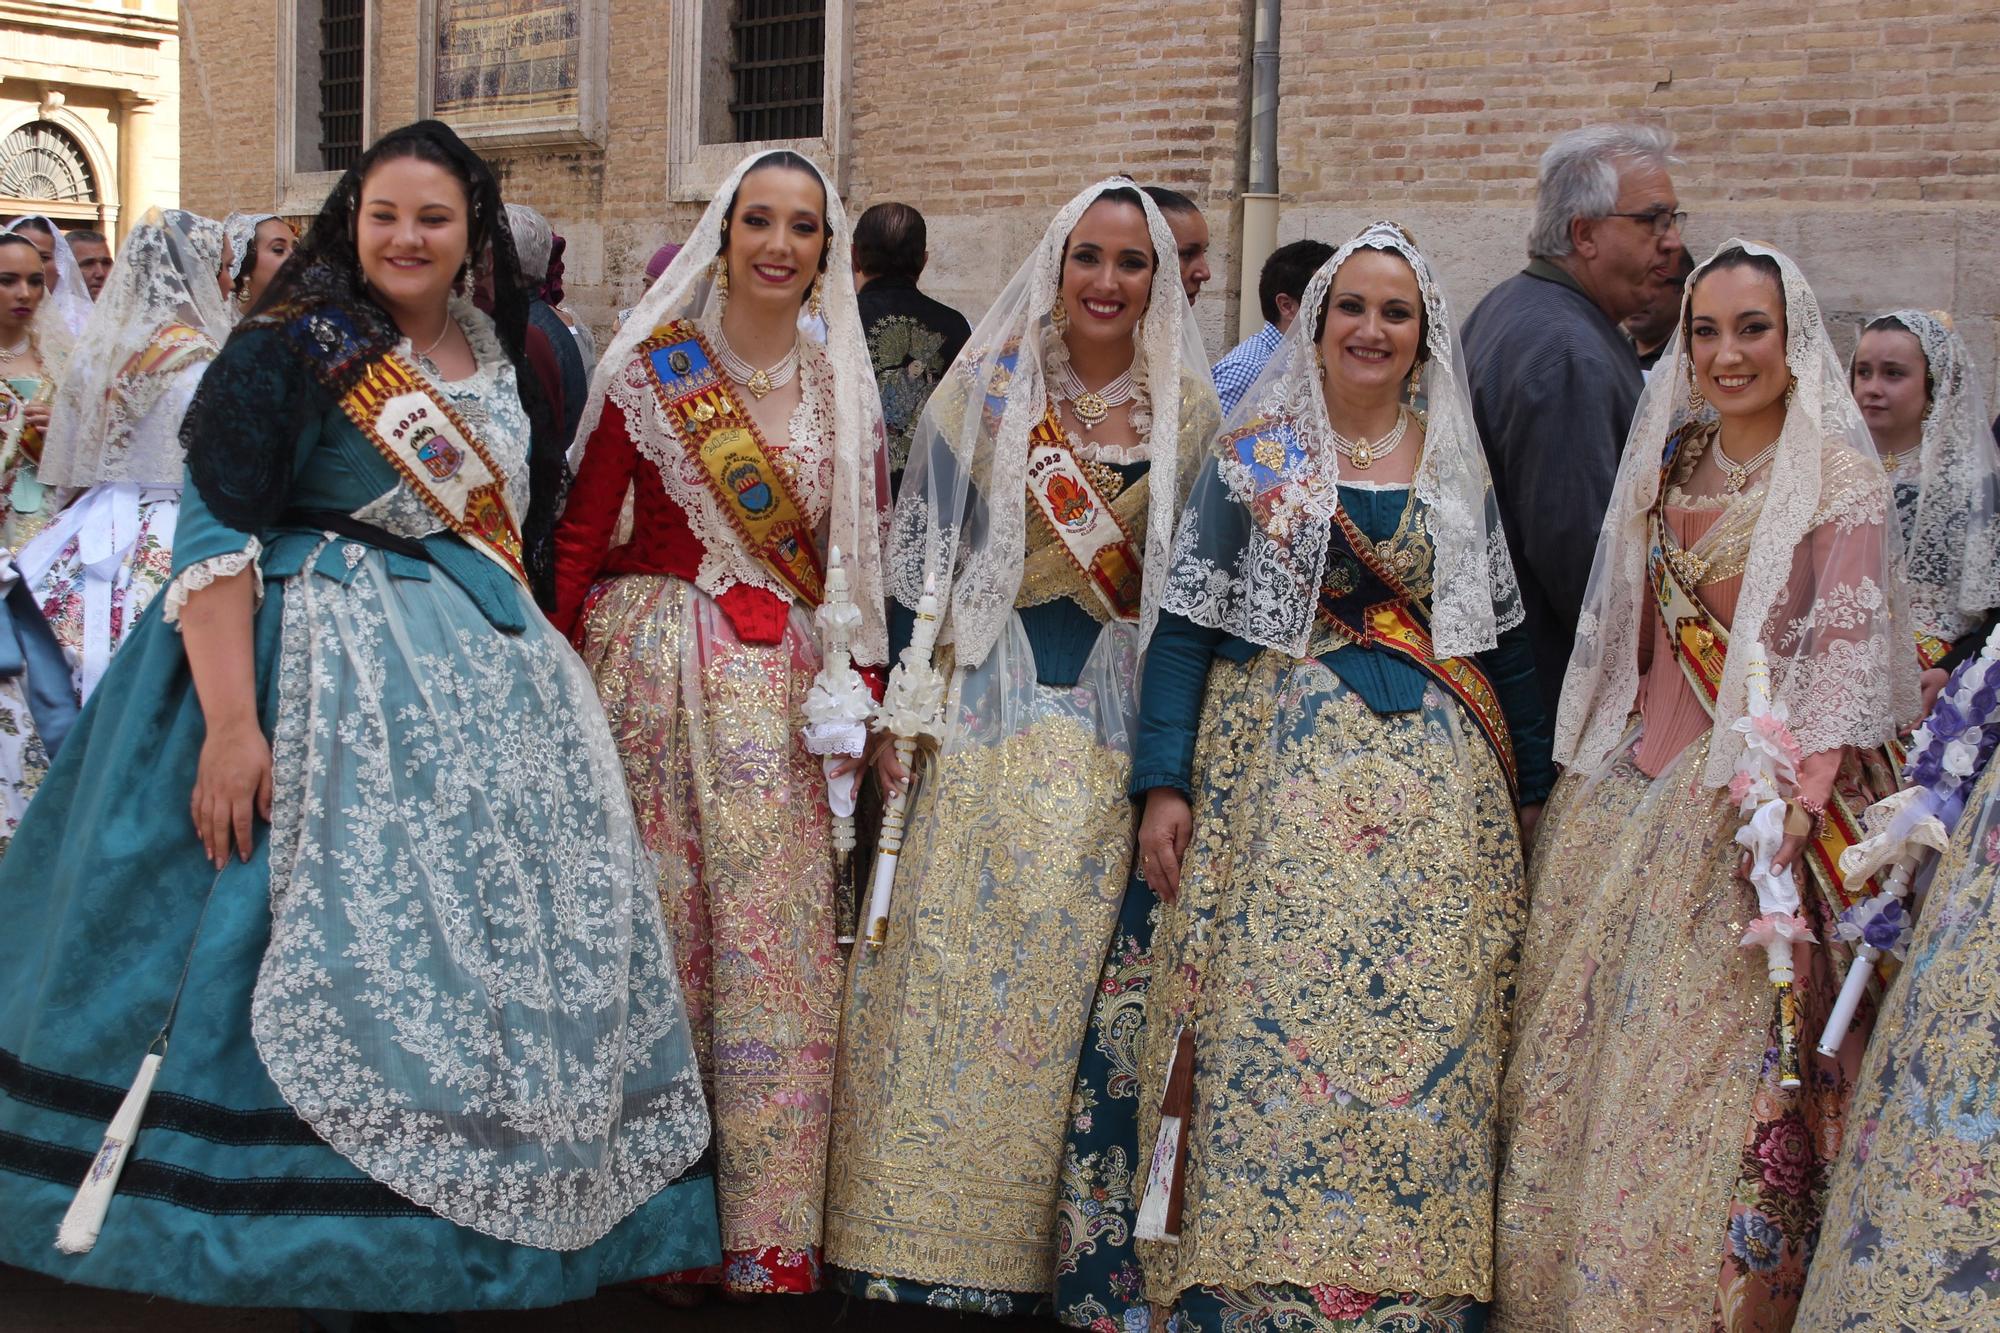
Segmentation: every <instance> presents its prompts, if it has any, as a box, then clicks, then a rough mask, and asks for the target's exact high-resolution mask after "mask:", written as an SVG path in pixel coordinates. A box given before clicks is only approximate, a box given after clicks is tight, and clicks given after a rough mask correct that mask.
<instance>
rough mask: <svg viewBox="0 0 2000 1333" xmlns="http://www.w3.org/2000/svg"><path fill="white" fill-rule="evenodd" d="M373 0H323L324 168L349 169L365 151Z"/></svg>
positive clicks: (321, 135) (321, 87)
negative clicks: (365, 71)
mask: <svg viewBox="0 0 2000 1333" xmlns="http://www.w3.org/2000/svg"><path fill="white" fill-rule="evenodd" d="M367 17H368V4H367V0H323V3H322V5H321V7H320V18H319V156H320V170H322V171H345V170H347V169H348V168H349V167H351V166H353V165H354V164H355V162H356V161H358V160H359V159H360V157H361V97H362V54H363V47H364V46H365V44H366V43H367V40H368V24H367Z"/></svg>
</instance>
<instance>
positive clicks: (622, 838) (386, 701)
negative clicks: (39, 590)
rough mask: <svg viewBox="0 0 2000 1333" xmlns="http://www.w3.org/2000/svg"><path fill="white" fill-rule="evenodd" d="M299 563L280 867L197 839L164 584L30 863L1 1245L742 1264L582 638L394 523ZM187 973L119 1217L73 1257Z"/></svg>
mask: <svg viewBox="0 0 2000 1333" xmlns="http://www.w3.org/2000/svg"><path fill="white" fill-rule="evenodd" d="M264 575H265V580H266V584H265V597H264V600H263V603H262V605H261V607H260V608H259V609H258V611H257V613H256V618H255V622H254V651H255V657H256V667H257V675H256V688H257V691H258V700H259V715H260V718H261V720H262V721H263V723H264V725H265V727H266V728H267V731H268V734H269V735H270V737H271V741H272V752H273V763H274V770H275V774H276V780H277V789H276V792H275V795H274V800H273V819H272V824H271V826H270V828H269V829H268V830H264V829H263V826H262V825H261V824H260V826H259V827H260V836H259V838H258V841H257V844H256V847H255V852H254V855H253V856H252V857H251V859H250V860H249V861H248V862H247V863H246V862H243V861H239V860H237V859H235V858H233V857H232V858H231V859H230V861H229V863H228V864H227V865H226V866H225V867H224V868H223V869H222V870H221V871H219V872H218V871H217V870H216V869H215V868H214V867H213V866H212V865H210V864H208V863H207V861H206V859H205V858H204V856H203V853H202V849H201V846H200V843H199V841H198V840H197V838H196V837H195V833H194V830H193V827H192V825H191V823H190V821H189V818H188V811H187V800H186V793H187V792H188V791H189V790H190V789H192V787H193V785H194V780H195V772H196V768H197V764H198V762H199V758H200V754H201V750H202V746H203V742H204V738H205V735H206V728H205V726H204V723H203V718H202V713H201V709H200V705H199V703H198V701H197V699H196V697H195V694H194V690H193V687H192V682H191V679H190V676H189V673H188V670H187V665H186V658H185V655H184V653H183V652H182V647H181V641H180V636H179V634H178V633H177V632H176V631H175V629H174V627H173V626H171V625H169V624H167V623H166V622H165V620H164V618H163V617H162V616H161V614H160V613H159V609H158V608H157V607H154V608H150V609H149V610H148V612H147V613H146V614H145V615H144V616H142V617H141V618H140V620H139V623H138V624H137V626H136V627H135V628H134V629H133V631H132V633H131V634H130V635H129V636H128V637H127V639H126V641H125V643H124V646H123V647H121V648H120V650H119V652H118V654H117V656H116V657H115V658H114V659H113V661H112V663H111V667H110V671H109V674H107V676H106V677H105V680H104V683H103V687H102V688H101V689H100V690H99V691H98V692H97V693H96V694H94V695H93V697H92V700H91V702H90V704H89V705H88V706H87V707H86V709H85V710H84V713H83V715H82V717H81V719H80V720H79V721H78V723H77V725H76V727H75V728H74V729H73V730H72V732H71V733H70V736H69V739H68V741H67V742H66V743H65V745H64V748H63V750H62V752H61V754H60V756H59V758H58V760H57V762H56V763H55V765H54V766H53V768H52V769H51V771H50V773H49V776H48V778H47V780H46V782H45V784H44V786H43V790H42V794H41V796H40V798H38V800H37V802H36V804H35V805H34V806H33V807H32V808H31V809H30V811H29V813H28V817H27V819H26V820H25V821H24V822H23V824H22V827H21V829H20V832H19V834H18V835H17V838H16V841H15V844H14V848H13V850H12V852H11V853H10V855H9V856H8V857H7V859H6V860H5V861H4V862H0V904H4V911H5V913H6V918H7V921H8V929H7V930H6V931H5V932H0V975H5V976H7V977H9V978H11V979H12V984H10V985H9V986H8V987H6V988H5V990H4V992H0V1261H4V1262H6V1263H11V1264H17V1265H21V1266H25V1267H32V1268H35V1269H38V1270H40V1271H42V1272H47V1273H51V1274H54V1275H57V1276H59V1277H62V1278H64V1279H67V1280H71V1281H76V1282H81V1283H86V1284H90V1285H94V1286H105V1287H113V1288H120V1289H127V1290H135V1291H142V1292H151V1293H157V1294H162V1295H171V1296H173V1297H175V1298H177V1299H181V1300H188V1301H194V1302H199V1303H202V1304H213V1305H254V1306H274V1305H275V1306H309V1307H316V1308H334V1309H363V1310H417V1311H448V1310H459V1309H478V1308H517V1307H532V1306H541V1305H551V1304H556V1303H559V1302H563V1301H568V1300H574V1299H577V1298H579V1297H582V1296H587V1295H589V1294H590V1293H591V1292H592V1291H593V1290H595V1289H596V1288H597V1287H598V1286H599V1285H600V1284H605V1283H611V1282H618V1281H624V1280H628V1279H631V1278H635V1277H640V1276H643V1275H645V1274H647V1273H649V1272H657V1271H659V1270H660V1269H661V1268H663V1267H674V1266H687V1265H696V1264H702V1263H709V1262H713V1261H714V1258H715V1256H716V1255H717V1254H718V1252H719V1248H718V1245H717V1238H716V1234H715V1222H714V1211H713V1186H712V1182H711V1181H710V1180H709V1179H708V1178H707V1175H706V1174H705V1172H701V1171H699V1170H698V1169H697V1170H694V1171H690V1170H689V1168H690V1167H691V1166H694V1164H696V1163H697V1161H698V1159H699V1158H700V1155H701V1152H702V1149H703V1146H704V1145H705V1143H706V1141H707V1115H706V1111H705V1108H704V1107H703V1104H702V1098H701V1090H700V1080H699V1075H698V1071H697V1070H696V1067H695V1064H694V1058H693V1049H692V1044H691V1042H690V1040H689V1036H688V1032H687V1027H686V1018H685V1010H684V1007H683V1005H682V1003H681V999H680V993H679V987H678V984H677V983H676V981H675V980H674V977H673V969H672V956H671V953H670V951H669V947H668V943H667V938H666V927H665V923H664V922H663V921H661V920H660V918H659V916H658V913H657V911H655V910H654V909H653V907H652V903H651V899H650V897H649V896H647V894H646V888H647V884H646V881H645V879H643V878H642V877H641V875H640V873H639V871H640V869H641V868H642V867H643V865H644V863H645V858H644V852H643V848H642V846H641V844H640V842H639V839H638V833H637V830H636V828H635V827H634V825H633V821H632V818H631V813H630V806H629V803H628V802H627V801H626V799H625V797H624V794H623V789H622V782H621V781H620V779H621V774H620V772H619V767H618V762H617V755H616V752H615V750H614V748H613V747H612V744H611V738H610V734H609V732H608V730H607V729H606V728H605V726H604V722H603V715H602V713H601V711H600V710H599V709H598V707H597V703H596V700H595V697H594V692H593V691H592V689H591V685H590V680H589V677H588V675H587V674H586V673H585V671H584V669H583V666H582V664H581V662H579V661H578V660H577V658H576V656H575V654H574V653H572V652H571V651H570V650H569V648H568V647H567V645H565V644H564V643H563V642H562V640H561V638H560V637H559V636H558V635H557V634H556V633H555V632H554V631H553V630H552V629H550V628H549V626H548V624H547V622H546V621H544V620H542V619H540V617H539V616H537V615H535V614H534V613H533V610H532V608H531V607H528V606H526V605H525V594H518V590H516V591H517V595H519V596H521V597H522V598H523V600H524V604H523V605H522V607H521V610H522V611H523V612H525V613H526V614H525V621H526V625H525V628H524V630H523V631H522V632H521V633H519V634H505V633H502V632H500V631H498V630H496V629H495V628H494V627H493V625H492V624H491V623H490V622H488V621H487V620H486V619H485V617H484V616H483V615H482V614H481V613H480V612H479V610H478V609H477V608H476V606H475V604H474V603H473V602H472V600H471V599H470V598H469V597H467V596H466V595H465V593H464V592H463V591H462V590H461V589H460V588H459V587H458V585H456V584H455V583H454V582H452V581H451V580H450V579H449V578H447V577H446V576H445V575H444V574H443V573H442V572H441V571H439V570H438V569H437V568H435V567H434V566H431V565H428V564H425V563H422V562H418V561H404V560H401V558H400V557H388V556H385V555H384V554H383V553H381V552H378V551H372V550H369V549H367V548H365V547H363V546H360V545H358V544H353V543H348V544H345V545H335V546H332V547H329V546H327V545H326V544H325V543H324V542H321V541H320V540H319V539H317V538H315V537H308V536H301V535H294V536H293V537H290V538H284V539H281V540H279V541H278V542H277V543H275V544H274V546H273V547H272V548H270V549H268V550H267V551H266V555H265V560H264ZM135 775H143V776H144V781H143V782H135ZM183 969H185V978H186V979H185V989H184V990H182V989H181V979H182V975H183ZM177 994H178V996H179V1004H178V1010H177V1011H176V1016H175V1018H174V1022H173V1028H172V1033H171V1040H170V1043H169V1044H168V1046H167V1049H166V1058H165V1061H164V1063H163V1064H162V1065H161V1067H160V1071H159V1078H158V1082H157V1083H156V1084H155V1087H154V1091H153V1095H152V1099H151V1102H150V1103H149V1105H148V1108H147V1113H146V1119H145V1121H144V1122H143V1124H142V1126H141V1129H140V1132H139V1134H138V1137H137V1139H136V1141H135V1144H134V1147H133V1155H132V1157H131V1159H130V1161H129V1162H128V1164H127V1166H126V1168H125V1173H124V1175H123V1177H122V1179H121V1182H120V1186H119V1191H118V1194H117V1196H116V1197H115V1198H114V1199H113V1200H112V1203H111V1207H110V1212H109V1215H108V1217H107V1219H106V1222H105V1227H104V1232H103V1236H102V1238H101V1239H100V1240H99V1242H98V1244H97V1246H96V1248H94V1249H93V1250H91V1251H90V1252H89V1253H88V1254H85V1255H80V1256H70V1255H64V1254H60V1253H58V1252H57V1251H56V1249H55V1248H54V1245H53V1239H54V1236H55V1232H56V1227H57V1223H58V1221H59V1220H60V1219H61V1217H62V1215H63V1212H64V1210H65V1209H66V1208H67V1207H68V1204H69V1201H70V1198H71V1196H72V1195H73V1193H74V1191H75V1189H76V1186H77V1182H78V1181H79V1180H80V1179H81V1178H82V1177H83V1175H84V1173H85V1171H86V1170H87V1169H88V1167H89V1164H90V1162H91V1160H92V1157H93V1155H94V1154H95V1153H96V1151H97V1147H98V1144H99V1142H100V1140H101V1138H102V1136H103V1134H104V1130H105V1127H106V1124H107V1122H108V1121H109V1119H110V1117H111V1114H112V1113H113V1111H114V1110H115V1109H116V1108H117V1105H118V1103H119V1101H120V1100H121V1098H122V1097H123V1093H124V1089H125V1087H126V1085H127V1084H128V1083H129V1082H130V1081H131V1078H132V1075H133V1073H134V1071H135V1070H136V1069H137V1068H138V1065H139V1061H140V1057H141V1056H142V1055H143V1054H144V1053H145V1052H146V1050H147V1049H148V1044H149V1043H151V1042H152V1041H153V1040H154V1038H155V1036H156V1035H157V1034H158V1033H159V1032H160V1030H161V1027H162V1024H163V1023H164V1022H165V1021H166V1019H167V1017H168V1014H169V1012H170V1010H173V1009H174V1004H175V999H176V995H177ZM676 1177H679V1179H678V1180H676V1179H675V1178H676ZM446 1218H451V1219H453V1220H449V1221H448V1220H446Z"/></svg>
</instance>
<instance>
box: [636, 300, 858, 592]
mask: <svg viewBox="0 0 2000 1333" xmlns="http://www.w3.org/2000/svg"><path fill="white" fill-rule="evenodd" d="M606 397H607V398H609V399H610V401H611V402H613V403H616V404H617V405H618V408H619V410H620V411H621V412H623V413H624V414H625V428H626V429H627V430H628V431H630V432H631V435H632V442H633V444H634V445H636V446H637V447H638V450H639V453H640V454H641V456H643V457H644V458H645V459H646V461H647V462H649V463H651V464H652V465H653V467H654V469H655V470H656V471H657V472H658V473H659V474H660V483H661V485H662V486H663V487H664V488H665V489H666V492H667V498H668V499H670V500H672V501H673V502H674V503H675V504H677V505H679V506H680V507H681V512H682V513H684V514H686V515H687V520H688V527H689V529H690V530H691V531H692V532H693V533H694V535H695V537H696V539H697V540H699V541H700V542H701V546H702V557H701V567H700V568H699V569H698V570H697V571H696V572H695V578H694V584H695V587H697V588H700V589H701V590H702V591H703V592H705V593H707V594H708V595H709V596H711V597H716V596H720V595H721V594H722V593H723V592H726V591H727V590H728V589H730V588H733V587H735V586H736V585H737V584H739V583H741V584H747V585H748V586H750V587H752V588H761V589H763V590H764V591H765V592H768V593H771V594H772V595H773V596H776V597H780V598H783V599H784V600H785V601H787V602H790V601H792V600H793V595H792V591H791V589H790V588H787V587H786V586H785V585H784V584H783V583H781V582H779V581H778V580H777V579H776V578H775V577H774V576H773V575H772V574H771V573H770V571H769V570H767V569H766V568H765V567H764V563H763V562H762V561H761V560H759V559H757V557H756V556H754V555H752V554H751V553H750V552H749V551H748V550H746V549H745V548H744V545H743V539H742V538H741V537H738V536H737V535H736V528H735V527H734V525H732V524H731V522H730V520H729V515H728V514H727V513H726V512H725V511H724V510H723V508H722V505H721V503H720V502H719V501H718V500H717V499H716V498H715V492H714V490H712V489H711V488H710V486H709V481H708V474H707V473H706V472H704V471H703V470H702V467H701V464H700V463H699V462H697V461H696V460H695V459H694V458H693V457H691V456H690V455H689V453H688V450H687V447H686V445H685V444H684V443H683V442H682V440H681V437H680V434H679V432H678V431H677V430H676V429H675V427H674V425H673V423H672V422H670V421H668V420H667V418H666V416H665V415H664V414H663V413H662V412H661V411H660V400H659V394H658V393H657V392H656V391H655V389H654V388H653V377H652V372H651V370H649V369H648V367H647V364H646V360H645V358H643V357H634V358H632V359H631V360H630V361H629V362H627V363H626V366H625V370H624V373H623V374H621V375H619V376H618V377H617V378H616V379H614V380H612V381H611V382H610V385H609V387H608V389H607V390H606ZM788 436H789V438H787V439H784V440H770V439H767V440H765V444H766V445H768V446H769V447H770V449H771V452H772V455H773V461H774V462H776V464H777V465H778V467H779V468H780V469H781V470H782V471H783V472H784V474H785V481H786V482H787V483H788V484H789V485H790V486H791V488H792V494H793V496H794V497H795V498H796V499H797V500H798V502H799V505H800V508H801V509H802V510H803V511H804V513H805V517H806V519H807V521H808V522H810V523H811V524H812V525H813V527H814V528H815V529H817V528H818V527H819V525H820V522H821V520H823V519H824V518H825V517H826V513H827V509H828V507H829V505H830V504H831V502H832V498H833V472H834V456H833V453H834V451H833V448H832V441H833V374H832V370H831V368H830V366H829V364H828V362H827V357H826V350H825V349H824V348H823V347H821V346H820V345H819V344H818V343H815V342H812V341H811V340H810V339H801V340H800V343H799V405H798V406H797V407H796V408H794V409H793V410H792V416H791V425H790V429H789V431H788Z"/></svg>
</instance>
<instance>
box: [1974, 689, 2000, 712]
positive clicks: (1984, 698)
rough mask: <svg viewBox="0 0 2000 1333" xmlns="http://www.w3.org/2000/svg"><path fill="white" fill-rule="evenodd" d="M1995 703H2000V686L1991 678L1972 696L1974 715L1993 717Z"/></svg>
mask: <svg viewBox="0 0 2000 1333" xmlns="http://www.w3.org/2000/svg"><path fill="white" fill-rule="evenodd" d="M1995 704H2000V686H1995V685H1994V683H1993V682H1992V681H1990V680H1989V681H1987V682H1986V683H1985V684H1984V685H1982V686H1980V687H1979V689H1978V691H1977V692H1976V693H1975V694H1974V695H1973V696H1972V715H1973V716H1974V717H1992V716H1993V707H1994V705H1995Z"/></svg>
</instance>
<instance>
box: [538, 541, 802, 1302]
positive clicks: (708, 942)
mask: <svg viewBox="0 0 2000 1333" xmlns="http://www.w3.org/2000/svg"><path fill="white" fill-rule="evenodd" d="M578 637H579V651H580V652H581V653H582V654H583V659H584V662H585V664H586V665H588V666H589V668H590V670H591V673H592V675H593V676H595V677H596V680H597V689H598V695H599V697H600V698H601V699H602V700H603V702H604V711H605V713H606V715H607V716H608V717H609V719H610V722H611V732H612V735H613V737H614V738H615V739H616V741H617V743H618V750H619V753H620V754H621V755H622V756H623V757H624V760H625V776H626V781H627V785H628V787H629V788H630V790H631V795H632V804H633V808H634V812H635V813H636V814H637V816H638V820H639V832H640V836H641V837H642V838H643V839H644V840H645V842H646V845H647V847H648V848H649V849H651V851H652V852H653V854H654V855H655V856H656V857H657V858H658V860H659V875H660V878H659V890H660V905H661V907H662V908H663V909H664V910H665V913H666V919H667V926H668V929H669V931H670V932H671V934H672V935H673V941H674V949H675V953H676V955H677V957H678V958H679V962H680V968H681V977H682V983H683V986H684V988H685V991H686V995H687V1006H688V1020H689V1023H690V1025H691V1027H692V1028H693V1030H694V1039H695V1049H696V1054H697V1057H698V1058H699V1061H700V1064H701V1069H702V1076H703V1079H704V1082H705V1083H706V1084H707V1086H708V1089H709V1094H710V1098H711V1101H712V1105H713V1108H714V1119H715V1151H716V1156H717V1168H716V1171H717V1174H716V1202H717V1208H718V1211H719V1213H720V1215H721V1223H722V1243H723V1251H724V1254H723V1264H722V1266H721V1267H720V1268H719V1269H713V1270H706V1271H702V1272H698V1273H690V1274H675V1275H672V1277H673V1279H674V1280H677V1281H701V1282H721V1283H723V1284H725V1285H727V1286H728V1287H730V1288H731V1289H733V1290H737V1291H772V1292H808V1291H814V1290H817V1289H818V1287H819V1285H820V1276H821V1274H820V1248H819V1247H820V1230H821V1215H822V1209H823V1207H824V1204H825V1179H826V1147H827V1128H828V1119H829V1116H830V1114H831V1110H832V1101H833V1061H834V1042H835V1039H836V1037H837V1035H838V1033H839V1023H840V981H841V965H842V960H841V955H840V948H839V946H838V945H837V944H836V943H835V941H834V906H835V904H834V870H833V856H832V852H831V836H830V833H831V829H830V816H829V815H828V812H827V805H826V789H825V777H824V773H823V770H822V767H821V764H820V760H819V759H818V758H817V757H816V756H814V755H812V754H809V753H808V752H807V751H806V748H805V743H804V739H803V736H802V733H801V723H800V707H801V704H802V702H803V700H804V698H805V695H806V692H807V691H808V690H809V689H810V688H811V687H812V682H813V677H814V675H815V674H816V673H817V672H818V670H819V665H820V662H819V649H818V646H817V640H816V638H815V637H814V634H813V631H812V623H811V621H810V620H809V619H808V618H807V616H806V614H805V613H804V612H803V611H800V610H798V609H796V608H795V609H794V610H793V613H792V618H791V622H790V624H789V625H788V627H787V629H786V631H785V636H784V639H783V641H782V642H780V643H776V644H757V643H744V642H741V641H740V640H738V639H737V637H736V634H735V632H734V629H733V628H732V627H731V625H730V622H729V620H728V618H727V617H726V616H725V615H724V614H723V613H722V611H721V610H720V608H718V607H717V606H716V605H715V603H714V602H712V601H710V600H709V599H708V597H707V596H705V595H704V594H702V593H701V592H699V591H697V590H696V589H695V588H694V587H693V586H692V585H691V584H688V583H685V582H683V581H681V580H679V579H675V578H668V577H664V576H649V575H624V576H619V577H616V578H612V579H609V580H607V581H605V582H603V583H601V584H599V585H598V586H597V587H596V588H595V589H593V590H592V592H591V601H590V603H589V605H588V607H587V609H586V611H585V614H584V618H583V621H582V626H581V629H580V631H579V636H578Z"/></svg>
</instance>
